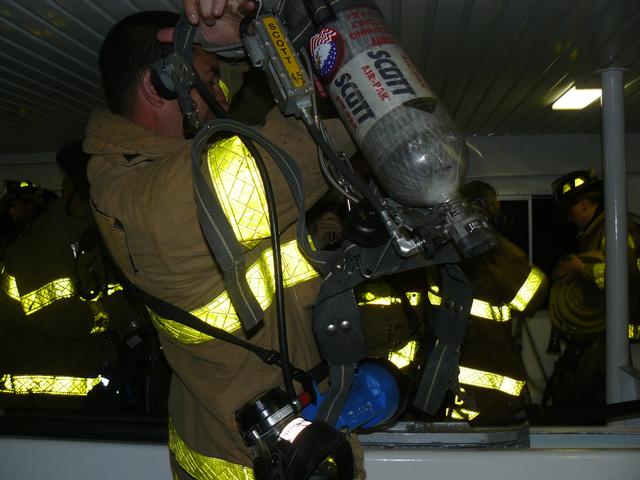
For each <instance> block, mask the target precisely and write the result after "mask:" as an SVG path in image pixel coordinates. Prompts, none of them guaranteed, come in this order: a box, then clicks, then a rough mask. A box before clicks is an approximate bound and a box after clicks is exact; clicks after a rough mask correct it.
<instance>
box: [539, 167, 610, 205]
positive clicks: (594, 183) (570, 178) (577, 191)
mask: <svg viewBox="0 0 640 480" xmlns="http://www.w3.org/2000/svg"><path fill="white" fill-rule="evenodd" d="M551 188H552V190H553V197H554V199H555V201H556V203H557V204H558V205H559V206H560V207H563V208H566V207H569V206H571V205H572V204H574V203H575V202H576V201H577V200H578V198H579V197H580V196H582V195H584V194H585V193H589V192H602V188H603V186H602V180H600V178H598V176H597V175H596V174H595V172H594V171H592V170H589V171H587V170H576V171H575V172H571V173H567V174H566V175H563V176H562V177H560V178H557V179H556V180H554V181H553V183H552V184H551Z"/></svg>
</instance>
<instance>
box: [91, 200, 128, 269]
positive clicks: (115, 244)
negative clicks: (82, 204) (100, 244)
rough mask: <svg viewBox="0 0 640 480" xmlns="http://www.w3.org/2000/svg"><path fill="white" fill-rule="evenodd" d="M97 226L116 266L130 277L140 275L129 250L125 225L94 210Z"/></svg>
mask: <svg viewBox="0 0 640 480" xmlns="http://www.w3.org/2000/svg"><path fill="white" fill-rule="evenodd" d="M93 213H94V217H95V219H96V224H97V225H98V229H99V230H100V234H101V235H102V238H103V239H104V242H105V244H106V246H107V248H108V250H109V253H110V254H111V257H112V258H113V261H114V262H115V264H116V265H117V266H118V268H120V270H122V272H123V273H124V274H125V275H127V276H128V277H132V276H135V275H136V273H138V269H137V268H136V264H135V262H134V260H133V256H132V255H131V252H130V250H129V242H128V241H127V233H126V229H125V225H124V224H123V223H122V222H121V221H120V220H118V219H117V218H115V217H111V216H109V215H107V214H105V213H103V212H99V211H97V210H95V209H94V211H93Z"/></svg>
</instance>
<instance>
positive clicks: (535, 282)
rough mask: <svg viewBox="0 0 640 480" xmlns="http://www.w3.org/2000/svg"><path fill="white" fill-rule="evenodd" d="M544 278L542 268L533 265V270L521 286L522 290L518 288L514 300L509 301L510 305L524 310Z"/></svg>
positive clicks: (520, 310)
mask: <svg viewBox="0 0 640 480" xmlns="http://www.w3.org/2000/svg"><path fill="white" fill-rule="evenodd" d="M544 278H545V275H544V272H543V271H542V270H540V269H539V268H537V267H532V268H531V272H529V276H528V277H527V279H526V280H525V281H524V283H523V284H522V286H521V287H520V290H518V293H516V296H515V297H513V300H511V301H510V302H509V306H510V307H511V308H514V309H516V310H518V311H519V312H522V311H524V309H525V308H527V305H528V304H529V302H530V301H531V299H532V298H533V297H534V296H535V294H536V292H537V291H538V289H539V288H540V285H542V282H543V281H544Z"/></svg>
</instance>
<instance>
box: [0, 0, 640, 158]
mask: <svg viewBox="0 0 640 480" xmlns="http://www.w3.org/2000/svg"><path fill="white" fill-rule="evenodd" d="M376 1H377V3H378V5H379V7H380V9H381V11H382V12H383V14H384V16H385V18H386V20H387V23H388V25H389V26H390V27H391V29H392V31H393V32H394V34H395V35H396V36H397V37H398V38H399V39H400V41H401V43H402V45H403V46H404V48H405V50H406V51H407V53H408V54H409V56H410V57H411V58H412V59H413V60H414V63H415V64H416V65H417V66H418V68H419V69H420V70H421V71H422V72H423V74H424V76H425V78H426V79H427V82H428V83H429V84H430V85H431V87H432V89H433V90H434V92H435V93H436V95H437V96H439V97H440V99H441V101H442V103H443V104H444V105H445V107H446V108H447V109H448V110H449V112H450V113H451V115H452V117H453V118H454V120H455V122H456V124H457V125H458V127H459V128H460V129H461V130H462V131H463V132H464V133H465V134H466V135H468V136H473V135H478V136H485V135H536V134H584V133H599V132H600V108H599V105H598V104H597V102H596V103H595V104H594V105H592V106H590V107H588V108H587V109H585V110H583V111H580V112H557V111H551V109H550V105H551V103H552V102H553V101H554V100H555V99H556V98H557V97H558V96H560V95H561V94H562V93H563V92H564V91H565V90H566V89H568V88H569V87H570V86H571V85H572V84H573V83H575V82H581V83H584V82H596V83H597V81H598V76H597V75H596V74H595V72H596V71H597V70H598V69H599V68H602V67H607V66H614V67H626V68H628V69H629V70H628V72H627V73H626V74H625V85H626V88H625V96H626V112H627V115H626V118H627V131H628V132H639V131H640V81H638V79H639V78H640V1H639V0H376ZM180 5H181V0H111V1H108V2H107V1H99V0H0V145H1V149H0V154H5V155H6V154H12V153H28V152H44V151H56V150H57V149H58V148H60V147H61V146H62V145H64V144H65V143H67V142H69V141H72V140H75V139H78V138H80V137H81V136H82V131H83V128H84V125H85V123H86V121H87V118H88V116H89V114H90V112H91V110H92V109H93V108H95V107H102V106H104V101H103V97H102V92H101V87H100V76H99V72H98V65H97V63H98V50H99V48H100V45H101V43H102V41H103V39H104V36H105V34H106V32H108V31H109V29H110V28H111V26H112V25H113V24H114V23H115V22H116V21H118V20H119V19H121V18H123V17H125V16H127V15H129V14H131V13H133V12H136V11H142V10H151V9H154V10H157V9H171V10H177V9H179V8H180Z"/></svg>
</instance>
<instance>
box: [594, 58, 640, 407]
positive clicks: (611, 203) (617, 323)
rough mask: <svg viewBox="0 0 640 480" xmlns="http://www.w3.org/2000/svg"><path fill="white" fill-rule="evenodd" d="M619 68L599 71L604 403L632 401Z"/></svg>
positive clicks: (622, 114)
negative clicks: (603, 295)
mask: <svg viewBox="0 0 640 480" xmlns="http://www.w3.org/2000/svg"><path fill="white" fill-rule="evenodd" d="M625 70H626V69H623V68H606V69H603V70H600V71H599V73H600V80H601V83H602V152H603V173H604V207H605V238H606V242H605V256H606V269H605V286H606V290H605V294H606V318H607V329H606V349H607V357H606V358H607V403H608V404H611V403H617V402H622V401H626V400H635V399H636V393H637V392H636V388H635V382H634V380H633V378H632V377H630V376H629V375H627V374H626V373H624V372H623V371H622V370H621V369H622V368H624V367H626V366H628V363H629V340H628V325H629V290H628V289H629V273H628V271H627V186H626V185H627V184H626V168H627V167H626V157H625V125H624V83H623V76H624V71H625Z"/></svg>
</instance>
